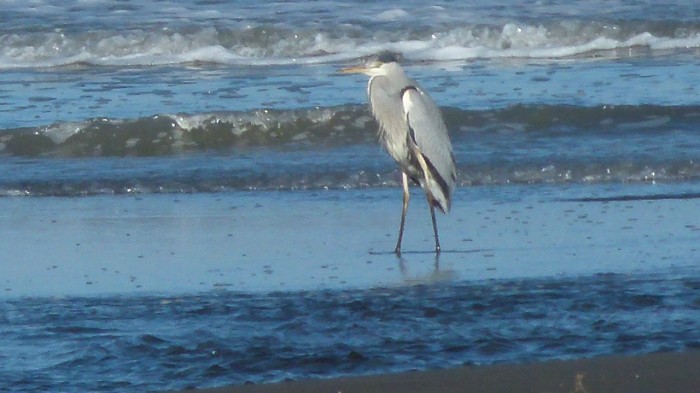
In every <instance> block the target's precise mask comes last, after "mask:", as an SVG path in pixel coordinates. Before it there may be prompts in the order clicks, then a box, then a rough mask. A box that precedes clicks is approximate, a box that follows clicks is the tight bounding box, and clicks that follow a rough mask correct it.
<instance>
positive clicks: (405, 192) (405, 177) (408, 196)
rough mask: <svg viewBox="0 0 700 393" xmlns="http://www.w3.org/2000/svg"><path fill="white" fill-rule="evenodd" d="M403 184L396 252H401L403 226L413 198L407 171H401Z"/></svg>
mask: <svg viewBox="0 0 700 393" xmlns="http://www.w3.org/2000/svg"><path fill="white" fill-rule="evenodd" d="M401 175H402V176H401V185H402V186H403V208H402V209H401V226H400V227H399V240H398V241H397V242H396V249H394V252H395V253H396V254H401V239H403V226H404V224H405V223H406V210H408V200H409V199H411V194H410V193H409V192H408V175H406V173H405V172H402V173H401Z"/></svg>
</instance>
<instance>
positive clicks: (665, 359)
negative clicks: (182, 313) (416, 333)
mask: <svg viewBox="0 0 700 393" xmlns="http://www.w3.org/2000/svg"><path fill="white" fill-rule="evenodd" d="M698 364H700V351H687V352H674V353H654V354H647V355H632V356H619V355H611V356H603V357H596V358H590V359H576V360H551V361H545V362H538V363H529V364H516V365H505V364H501V365H493V366H464V367H457V368H451V369H445V370H432V371H414V372H406V373H396V374H380V375H371V376H351V377H340V378H332V379H308V380H297V381H286V382H278V383H269V384H249V385H239V386H230V387H219V388H207V389H195V390H184V391H182V392H190V393H195V392H196V393H278V392H285V393H293V392H304V393H330V392H332V393H335V392H342V393H353V392H363V393H375V392H376V393H386V392H402V393H409V392H413V393H437V392H440V393H451V392H455V393H457V392H470V391H474V392H491V393H493V392H504V393H505V392H562V393H602V392H635V393H645V392H649V393H653V392H654V393H660V392H664V393H694V392H697V391H698V390H697V389H698V387H700V373H698V372H697V365H698ZM171 393H175V392H171Z"/></svg>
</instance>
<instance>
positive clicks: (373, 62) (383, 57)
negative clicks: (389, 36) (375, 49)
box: [340, 51, 399, 76]
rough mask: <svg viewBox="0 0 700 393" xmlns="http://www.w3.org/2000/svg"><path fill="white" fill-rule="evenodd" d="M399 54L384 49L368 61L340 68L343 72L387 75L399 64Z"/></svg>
mask: <svg viewBox="0 0 700 393" xmlns="http://www.w3.org/2000/svg"><path fill="white" fill-rule="evenodd" d="M398 57H399V56H398V55H397V54H396V53H393V52H389V51H384V52H381V53H379V54H378V55H376V56H373V57H372V58H371V59H370V60H369V61H368V62H367V63H365V64H362V65H357V66H352V67H348V68H343V69H342V70H340V72H341V73H343V74H365V75H368V76H386V75H387V74H388V73H389V72H391V70H392V69H395V68H396V67H397V66H398V64H399V63H398V62H399V59H398Z"/></svg>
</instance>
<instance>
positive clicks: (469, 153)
mask: <svg viewBox="0 0 700 393" xmlns="http://www.w3.org/2000/svg"><path fill="white" fill-rule="evenodd" d="M467 3H468V4H467ZM0 9H2V11H1V12H0V198H20V199H21V198H35V199H41V198H45V199H46V200H47V201H50V200H51V198H50V197H60V198H78V199H79V198H94V197H98V196H99V197H104V196H116V197H119V196H138V197H139V198H149V197H152V196H154V194H159V195H162V194H166V195H178V194H188V195H189V194H198V193H223V194H229V193H234V194H235V193H242V192H259V193H273V192H274V193H280V192H282V193H295V192H307V191H317V192H326V191H327V190H328V192H337V191H339V190H350V191H353V190H366V192H369V193H371V192H373V191H374V190H377V192H384V190H385V189H389V188H394V187H397V186H398V184H399V176H398V174H397V171H396V168H395V165H394V163H393V162H392V161H391V160H390V158H389V157H388V156H387V155H386V154H385V153H384V152H383V151H382V150H381V148H380V147H378V145H377V137H376V128H377V125H376V123H375V122H374V120H373V119H372V117H371V115H370V113H369V111H368V107H367V103H366V78H364V77H361V76H347V75H340V74H339V73H338V70H339V69H340V68H342V67H346V66H349V65H354V64H357V63H361V62H364V61H366V59H367V58H368V56H371V55H372V54H375V53H377V52H378V51H380V50H391V51H394V52H397V53H400V54H401V56H402V59H403V60H402V62H403V64H404V66H405V68H406V70H407V72H408V73H409V74H410V75H411V76H412V77H415V78H416V79H417V80H419V81H420V83H421V84H422V86H423V87H424V88H425V89H426V90H427V91H429V92H430V93H431V94H432V96H433V97H434V99H435V100H436V102H437V103H438V104H439V105H440V107H441V108H442V110H443V114H444V117H445V120H446V123H447V125H448V128H449V131H450V133H451V137H452V140H453V145H454V150H455V152H454V153H455V159H456V161H457V168H458V187H459V188H462V189H464V188H474V189H479V188H480V187H481V188H483V187H488V190H489V191H488V193H489V195H492V196H493V198H494V199H495V200H498V199H499V198H506V199H507V198H512V190H513V187H520V186H526V188H524V189H526V190H527V193H529V196H530V197H532V195H536V194H537V193H538V190H539V189H541V188H543V187H546V188H547V190H549V192H551V190H552V189H555V190H556V189H558V188H561V189H566V188H568V187H571V186H574V187H576V190H577V191H576V193H577V194H576V198H577V199H578V200H580V201H586V200H587V201H593V200H597V201H600V202H605V201H620V200H623V201H624V200H635V199H648V200H650V201H654V200H661V199H663V200H674V199H683V200H694V199H698V198H700V193H699V192H698V190H700V90H699V89H700V86H698V81H700V2H697V1H690V0H661V1H653V2H652V1H643V0H630V1H615V0H613V1H596V0H593V1H563V0H553V1H547V0H545V1H524V2H523V1H484V0H477V1H470V2H448V1H434V2H425V1H411V0H408V1H405V0H404V1H396V0H391V1H383V2H376V3H374V2H365V1H350V2H339V1H332V0H330V1H314V2H260V1H250V0H241V1H235V2H234V1H217V0H199V1H195V0H185V1H167V0H164V1H145V0H124V1H119V2H112V1H102V0H85V1H62V0H61V1H59V0H32V1H13V0H0ZM601 186H610V189H613V190H614V192H613V193H612V194H610V193H608V194H606V195H605V196H603V197H601V196H600V195H598V194H596V193H591V194H590V195H588V194H587V192H586V190H587V187H591V188H590V189H596V190H598V189H599V188H600V187H601ZM647 186H648V187H647ZM656 186H658V187H659V189H658V190H662V191H658V192H657V191H654V190H655V188H653V187H656ZM640 190H644V191H643V192H640ZM499 195H500V196H499ZM596 198H597V199H596ZM416 199H418V198H416ZM47 203H49V202H47ZM397 203H398V202H397ZM391 225H392V226H393V225H394V224H393V223H392V224H391ZM1 251H2V250H0V252H1ZM686 257H687V258H688V259H690V260H692V259H693V258H695V257H694V256H692V255H690V256H686ZM0 274H2V273H1V272H0ZM699 308H700V274H698V271H697V269H692V268H689V269H688V268H685V269H671V270H668V271H663V272H655V273H649V274H646V275H645V274H634V275H624V274H610V273H606V272H600V273H599V274H594V275H588V276H585V277H541V278H528V279H503V280H495V281H492V280H484V281H478V280H477V281H473V280H468V281H459V282H450V283H438V284H421V285H416V286H409V287H403V288H400V289H397V288H381V287H380V288H361V289H359V290H358V289H357V288H354V289H352V290H349V289H342V288H340V289H330V290H329V289H323V290H309V291H274V292H256V291H251V292H248V291H236V290H235V289H234V290H230V291H213V292H202V293H154V294H148V295H144V294H139V295H134V294H120V295H114V294H111V295H105V296H95V297H90V296H88V297H69V298H65V297H46V296H35V297H31V296H30V297H24V296H23V297H12V296H6V297H4V298H2V299H0V391H26V392H36V391H61V392H85V391H102V392H132V391H144V390H149V391H158V390H164V389H182V388H185V387H208V386H222V385H227V384H241V383H246V382H254V383H259V382H264V381H280V380H284V379H290V378H291V379H297V378H304V377H322V378H325V377H332V376H337V375H355V374H371V373H377V372H387V371H402V370H410V369H426V368H438V367H448V366H453V365H460V364H492V363H504V362H510V363H513V362H526V361H532V360H546V359H558V358H572V357H581V356H596V355H604V354H611V353H648V352H655V351H680V350H687V349H698V348H700V333H699V332H700V317H699V316H698V315H699V314H700V312H699ZM602 315H605V316H607V317H605V318H603V317H602Z"/></svg>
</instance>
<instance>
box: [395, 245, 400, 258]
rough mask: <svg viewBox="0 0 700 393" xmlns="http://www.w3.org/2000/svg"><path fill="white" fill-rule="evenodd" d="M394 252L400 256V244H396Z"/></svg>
mask: <svg viewBox="0 0 700 393" xmlns="http://www.w3.org/2000/svg"><path fill="white" fill-rule="evenodd" d="M394 254H396V256H397V257H400V256H401V246H396V248H395V249H394Z"/></svg>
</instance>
